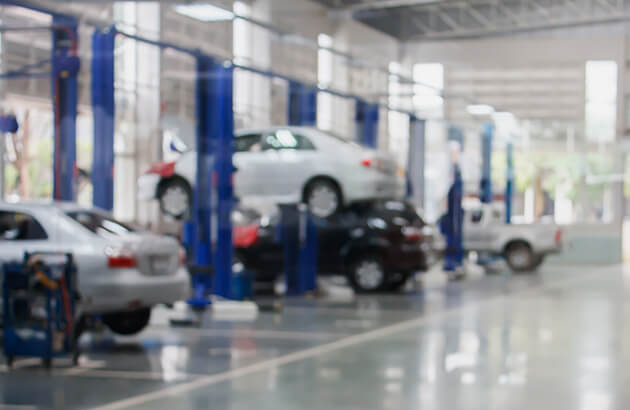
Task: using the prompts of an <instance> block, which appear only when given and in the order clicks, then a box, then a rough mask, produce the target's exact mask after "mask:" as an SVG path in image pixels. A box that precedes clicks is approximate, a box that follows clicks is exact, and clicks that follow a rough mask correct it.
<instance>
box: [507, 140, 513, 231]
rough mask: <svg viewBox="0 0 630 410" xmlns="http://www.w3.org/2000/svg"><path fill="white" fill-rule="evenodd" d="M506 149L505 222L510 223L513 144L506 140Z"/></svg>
mask: <svg viewBox="0 0 630 410" xmlns="http://www.w3.org/2000/svg"><path fill="white" fill-rule="evenodd" d="M505 151H506V159H507V164H506V165H507V166H506V171H505V173H506V175H505V176H506V181H505V223H506V224H510V223H512V197H513V195H514V145H513V144H512V141H508V142H507V145H506V146H505Z"/></svg>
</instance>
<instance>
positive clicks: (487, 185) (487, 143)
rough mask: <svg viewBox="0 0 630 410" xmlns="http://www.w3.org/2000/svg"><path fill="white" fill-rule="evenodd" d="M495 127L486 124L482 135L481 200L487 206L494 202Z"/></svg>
mask: <svg viewBox="0 0 630 410" xmlns="http://www.w3.org/2000/svg"><path fill="white" fill-rule="evenodd" d="M493 134H494V125H492V124H490V123H486V124H484V126H483V132H482V133H481V182H480V184H479V199H480V200H481V202H483V203H485V204H489V203H491V202H492V166H491V165H492V138H493Z"/></svg>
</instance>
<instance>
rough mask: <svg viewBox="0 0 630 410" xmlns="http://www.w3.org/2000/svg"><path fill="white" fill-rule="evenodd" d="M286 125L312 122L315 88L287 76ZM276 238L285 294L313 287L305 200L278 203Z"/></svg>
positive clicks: (313, 254)
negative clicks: (281, 253) (280, 248)
mask: <svg viewBox="0 0 630 410" xmlns="http://www.w3.org/2000/svg"><path fill="white" fill-rule="evenodd" d="M287 120H288V123H289V125H297V126H315V124H316V122H317V89H316V88H313V87H309V86H307V85H304V84H301V83H299V82H297V81H292V80H289V101H288V106H287ZM279 209H280V226H279V228H278V229H279V232H278V234H279V239H280V241H281V242H282V244H283V247H284V278H285V284H286V294H287V295H290V296H295V295H302V294H304V293H305V292H310V291H314V290H315V289H316V288H317V226H316V222H315V220H314V218H313V216H312V215H311V214H310V212H309V211H308V208H307V206H306V205H305V204H299V205H295V204H290V205H285V204H281V205H280V206H279Z"/></svg>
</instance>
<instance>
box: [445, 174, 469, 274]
mask: <svg viewBox="0 0 630 410" xmlns="http://www.w3.org/2000/svg"><path fill="white" fill-rule="evenodd" d="M463 191H464V184H463V181H462V174H461V171H460V169H459V165H457V164H455V165H454V167H453V184H452V185H451V187H450V189H449V191H448V197H447V201H448V210H447V212H446V214H445V215H444V216H443V217H442V220H441V221H440V229H441V231H442V233H443V234H444V235H445V236H446V251H445V252H444V270H445V271H447V272H453V271H457V270H458V269H460V268H461V267H462V265H463V263H464V240H463V238H464V236H463V224H464V212H463V210H462V196H463Z"/></svg>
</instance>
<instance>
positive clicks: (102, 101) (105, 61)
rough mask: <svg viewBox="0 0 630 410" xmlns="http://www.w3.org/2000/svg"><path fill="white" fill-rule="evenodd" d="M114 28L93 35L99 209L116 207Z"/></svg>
mask: <svg viewBox="0 0 630 410" xmlns="http://www.w3.org/2000/svg"><path fill="white" fill-rule="evenodd" d="M115 36H116V32H115V30H114V29H110V30H107V31H105V32H101V31H99V30H96V31H95V32H94V34H93V35H92V73H91V74H92V80H91V81H92V115H93V117H94V120H93V124H94V149H93V153H92V187H93V196H92V200H93V203H94V205H95V206H97V207H99V208H103V209H106V210H108V211H111V210H112V209H113V207H114V120H115V104H114V39H115Z"/></svg>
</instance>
